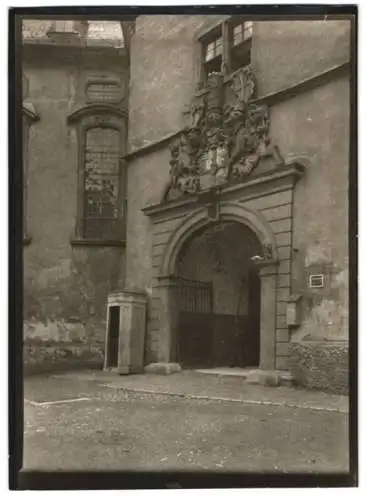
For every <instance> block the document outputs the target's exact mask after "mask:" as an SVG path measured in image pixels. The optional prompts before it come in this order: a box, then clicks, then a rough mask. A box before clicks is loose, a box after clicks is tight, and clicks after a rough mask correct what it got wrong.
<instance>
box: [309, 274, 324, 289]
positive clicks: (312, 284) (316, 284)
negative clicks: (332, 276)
mask: <svg viewBox="0 0 366 500" xmlns="http://www.w3.org/2000/svg"><path fill="white" fill-rule="evenodd" d="M309 288H324V274H310V275H309Z"/></svg>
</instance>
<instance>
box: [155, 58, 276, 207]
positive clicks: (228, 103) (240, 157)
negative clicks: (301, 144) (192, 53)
mask: <svg viewBox="0 0 366 500" xmlns="http://www.w3.org/2000/svg"><path fill="white" fill-rule="evenodd" d="M255 92H256V81H255V77H254V74H253V71H252V69H251V67H250V66H247V67H245V68H242V69H240V70H239V71H237V72H236V73H234V75H232V76H231V78H230V79H227V78H226V79H225V77H224V74H223V73H211V74H210V75H209V76H208V79H207V83H206V87H205V89H203V90H202V91H200V92H198V93H197V94H196V95H195V96H194V98H193V99H192V102H191V105H190V107H189V111H188V112H187V113H186V115H187V117H188V123H187V126H186V127H185V128H184V130H183V131H182V133H181V134H180V136H179V137H178V138H177V139H176V140H175V141H174V142H173V144H171V146H170V152H171V159H170V181H169V184H168V186H167V187H166V189H165V191H164V195H163V201H168V200H171V199H174V198H176V197H179V196H181V195H182V194H196V193H199V192H200V191H202V190H206V189H210V188H215V187H217V186H219V185H222V184H225V183H227V182H230V181H234V180H240V179H243V178H245V177H247V176H248V175H250V174H251V172H252V171H253V170H254V169H255V167H256V166H257V165H258V163H259V161H260V159H261V157H262V156H263V155H264V153H265V152H266V150H267V147H268V145H269V142H270V141H269V116H268V108H267V107H266V106H258V105H256V104H253V103H251V102H250V100H251V99H252V98H253V97H254V96H255Z"/></svg>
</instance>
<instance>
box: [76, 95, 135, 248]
mask: <svg viewBox="0 0 366 500" xmlns="http://www.w3.org/2000/svg"><path fill="white" fill-rule="evenodd" d="M69 123H75V125H76V127H77V143H78V144H77V148H78V153H77V206H76V211H77V212H76V218H75V228H74V235H73V237H72V238H71V243H72V244H75V245H77V244H79V245H95V246H124V245H125V242H126V221H127V200H126V193H127V168H126V163H125V161H124V155H125V151H126V136H127V113H125V112H123V111H122V110H119V109H117V108H114V107H112V106H109V105H102V104H98V105H89V106H86V107H85V108H84V109H82V110H79V111H77V112H75V113H73V114H72V115H71V116H70V117H69ZM94 128H105V129H112V130H117V131H118V132H119V137H120V144H121V148H120V156H119V182H118V208H119V216H118V220H119V221H120V223H121V224H122V225H123V236H122V237H116V238H111V239H105V238H87V237H85V232H84V223H85V205H84V203H85V153H86V149H85V148H86V135H87V132H88V130H91V129H94Z"/></svg>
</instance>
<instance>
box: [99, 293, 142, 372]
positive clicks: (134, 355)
mask: <svg viewBox="0 0 366 500" xmlns="http://www.w3.org/2000/svg"><path fill="white" fill-rule="evenodd" d="M146 304H147V298H146V295H145V294H144V293H140V292H132V291H128V290H123V291H120V292H113V293H110V294H109V295H108V308H107V309H108V311H107V335H106V355H105V362H104V368H105V369H110V368H109V366H108V345H109V344H108V342H109V334H110V308H111V307H119V338H118V366H117V367H113V368H111V369H112V370H115V371H117V372H118V373H120V374H128V373H142V372H143V371H144V346H145V331H146Z"/></svg>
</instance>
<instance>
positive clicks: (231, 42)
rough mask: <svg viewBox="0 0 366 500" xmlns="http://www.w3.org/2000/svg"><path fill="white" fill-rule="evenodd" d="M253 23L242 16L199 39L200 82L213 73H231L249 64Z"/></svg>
mask: <svg viewBox="0 0 366 500" xmlns="http://www.w3.org/2000/svg"><path fill="white" fill-rule="evenodd" d="M252 33H253V22H252V21H246V20H244V19H243V18H242V16H233V17H232V18H231V19H230V20H228V21H225V22H223V23H221V24H220V25H219V26H216V27H215V28H214V29H213V30H212V31H210V32H209V33H207V34H205V35H204V36H203V37H202V38H201V39H200V43H201V55H202V57H201V81H202V82H205V81H207V76H208V75H209V74H210V73H213V72H220V71H225V72H227V73H232V72H234V71H236V70H238V69H239V68H242V67H245V66H247V65H248V64H250V60H251V48H252Z"/></svg>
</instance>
